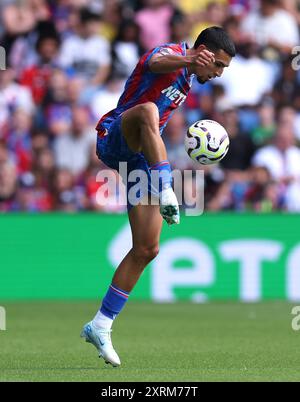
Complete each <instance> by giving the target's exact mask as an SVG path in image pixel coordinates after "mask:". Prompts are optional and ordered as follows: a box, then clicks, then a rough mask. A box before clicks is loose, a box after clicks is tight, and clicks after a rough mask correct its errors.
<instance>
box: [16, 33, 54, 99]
mask: <svg viewBox="0 0 300 402" xmlns="http://www.w3.org/2000/svg"><path fill="white" fill-rule="evenodd" d="M59 46H60V38H59V36H57V35H56V34H54V33H53V34H47V35H44V36H40V37H39V39H38V41H37V44H36V49H37V53H38V56H39V57H38V61H37V63H36V64H34V65H32V66H30V67H28V68H25V69H24V70H23V72H22V73H21V76H20V80H19V81H20V84H21V85H24V86H26V87H28V88H29V89H30V90H31V93H32V96H33V99H34V101H35V103H36V104H40V103H41V102H42V101H43V99H44V97H45V94H46V90H47V82H48V81H49V79H50V77H51V74H52V73H53V67H55V65H56V57H57V55H58V51H59Z"/></svg>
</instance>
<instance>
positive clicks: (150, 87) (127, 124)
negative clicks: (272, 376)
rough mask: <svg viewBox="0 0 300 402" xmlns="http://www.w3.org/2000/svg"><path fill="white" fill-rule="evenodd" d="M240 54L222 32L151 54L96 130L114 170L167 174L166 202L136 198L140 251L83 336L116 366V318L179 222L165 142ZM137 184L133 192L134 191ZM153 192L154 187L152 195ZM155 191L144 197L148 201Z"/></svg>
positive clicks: (126, 263) (136, 247)
mask: <svg viewBox="0 0 300 402" xmlns="http://www.w3.org/2000/svg"><path fill="white" fill-rule="evenodd" d="M234 56H235V47H234V44H233V42H232V40H231V39H230V37H229V36H228V34H227V33H226V32H225V31H224V30H223V29H222V28H219V27H211V28H207V29H205V30H204V31H202V32H201V33H200V35H199V36H198V38H197V40H196V42H195V44H194V46H193V48H189V47H188V45H187V44H186V43H184V42H183V43H181V44H166V45H162V46H159V47H156V48H155V49H153V50H150V51H149V52H148V53H146V54H145V55H144V56H142V57H141V59H140V60H139V62H138V64H137V66H136V68H135V70H134V71H133V73H132V74H131V76H130V77H129V78H128V80H127V82H126V85H125V89H124V92H123V94H122V95H121V97H120V99H119V102H118V105H117V107H116V109H114V110H112V111H110V112H109V113H107V114H106V115H104V116H103V117H102V118H101V120H100V121H99V123H98V125H97V127H96V130H97V132H98V137H97V155H98V157H99V158H100V159H101V160H102V161H103V162H104V163H105V164H106V165H107V166H109V167H111V168H113V169H118V167H119V162H127V171H128V174H129V173H130V172H131V171H133V170H134V169H140V170H142V171H144V172H146V174H147V176H148V177H149V180H150V177H151V174H150V173H151V172H153V171H157V172H158V173H160V174H161V173H163V174H162V175H161V176H160V177H161V179H160V181H159V185H158V188H156V190H157V191H156V192H157V194H158V197H159V205H151V204H150V205H145V203H142V202H138V203H136V204H135V205H133V204H132V203H130V202H129V201H128V216H129V222H130V226H131V231H132V248H131V250H130V251H129V252H128V254H127V255H126V256H125V257H124V259H123V261H122V262H121V263H120V265H119V266H118V268H117V270H116V272H115V274H114V276H113V279H112V284H111V285H110V287H109V289H108V291H107V293H106V295H105V297H104V299H103V301H102V305H101V308H100V309H99V311H98V312H97V314H96V316H95V317H94V319H93V320H92V321H90V322H89V323H87V324H86V325H85V326H84V327H83V330H82V332H81V336H82V337H84V338H85V339H86V341H87V342H90V343H92V344H93V345H94V346H95V347H96V348H97V350H98V352H99V356H100V357H103V358H104V360H105V362H106V363H110V364H112V365H113V366H119V365H120V364H121V362H120V359H119V356H118V355H117V353H116V351H115V350H114V348H113V346H112V343H111V327H112V324H113V320H114V319H115V318H116V316H117V315H118V314H119V313H120V311H121V310H122V308H123V307H124V305H125V303H126V301H127V299H128V297H129V294H130V292H131V290H132V289H133V287H134V286H135V284H136V282H137V281H138V279H139V277H140V275H141V273H142V272H143V270H144V268H145V267H146V266H147V264H148V263H149V262H150V261H151V260H153V259H154V258H155V257H156V255H157V254H158V245H159V238H160V232H161V227H162V218H163V219H165V220H166V221H167V223H168V224H169V225H170V224H178V223H179V207H178V202H177V199H176V195H175V193H174V192H173V189H172V176H171V168H170V164H169V162H168V157H167V152H166V148H165V145H164V142H163V140H162V138H161V134H162V132H163V129H164V128H165V126H166V124H167V122H168V120H169V118H170V117H171V114H172V112H173V111H174V110H175V109H176V108H177V107H178V106H180V105H181V104H182V103H183V102H184V101H185V99H186V97H187V95H188V92H189V90H190V88H191V85H192V79H193V77H194V76H196V77H197V80H198V82H199V83H201V84H204V83H205V82H207V81H209V80H211V79H213V78H215V77H220V76H221V75H222V73H223V70H224V68H225V67H228V66H229V64H230V61H231V59H232V57H234ZM129 187H130V186H129V185H128V188H127V192H128V191H129ZM149 191H150V190H149ZM144 197H148V194H142V193H141V194H140V201H142V199H143V198H144Z"/></svg>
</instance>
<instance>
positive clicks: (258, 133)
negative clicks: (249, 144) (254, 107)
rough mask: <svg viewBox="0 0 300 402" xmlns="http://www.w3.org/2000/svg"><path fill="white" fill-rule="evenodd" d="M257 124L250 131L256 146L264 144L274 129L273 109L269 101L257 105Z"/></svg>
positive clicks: (271, 135)
mask: <svg viewBox="0 0 300 402" xmlns="http://www.w3.org/2000/svg"><path fill="white" fill-rule="evenodd" d="M258 115H259V125H258V126H257V127H256V128H255V129H254V130H253V131H252V132H251V138H252V140H253V142H254V144H255V145H256V146H261V145H265V144H266V143H267V142H268V141H269V140H270V139H271V138H272V137H273V135H274V133H275V130H276V121H275V109H274V104H273V103H272V102H271V101H265V102H263V103H262V104H260V105H259V107H258Z"/></svg>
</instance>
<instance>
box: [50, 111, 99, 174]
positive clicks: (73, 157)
mask: <svg viewBox="0 0 300 402" xmlns="http://www.w3.org/2000/svg"><path fill="white" fill-rule="evenodd" d="M94 142H95V131H94V130H93V129H92V130H91V129H90V128H89V112H88V111H87V110H86V109H85V108H84V107H75V108H73V110H72V129H71V131H70V132H68V133H66V134H64V135H62V136H60V137H58V138H56V139H55V140H54V155H55V161H56V165H57V166H58V167H60V168H65V169H69V170H70V171H71V172H72V174H74V175H75V176H78V175H80V174H82V173H83V171H84V170H85V169H86V168H87V166H88V164H89V154H90V148H91V147H92V144H94Z"/></svg>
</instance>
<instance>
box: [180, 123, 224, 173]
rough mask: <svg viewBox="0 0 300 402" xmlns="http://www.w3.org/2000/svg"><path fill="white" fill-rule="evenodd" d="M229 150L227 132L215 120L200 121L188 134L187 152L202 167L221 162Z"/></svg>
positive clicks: (186, 141) (186, 138)
mask: <svg viewBox="0 0 300 402" xmlns="http://www.w3.org/2000/svg"><path fill="white" fill-rule="evenodd" d="M228 148H229V138H228V134H227V131H226V130H225V128H224V127H223V126H221V124H219V123H217V122H216V121H214V120H199V121H197V122H196V123H194V124H193V125H192V126H190V127H189V129H188V131H187V133H186V137H185V150H186V152H187V153H188V155H189V157H190V158H191V159H193V160H194V161H196V162H199V163H201V164H202V165H211V164H213V163H217V162H219V161H220V160H221V159H223V158H224V156H225V155H226V154H227V152H228Z"/></svg>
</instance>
